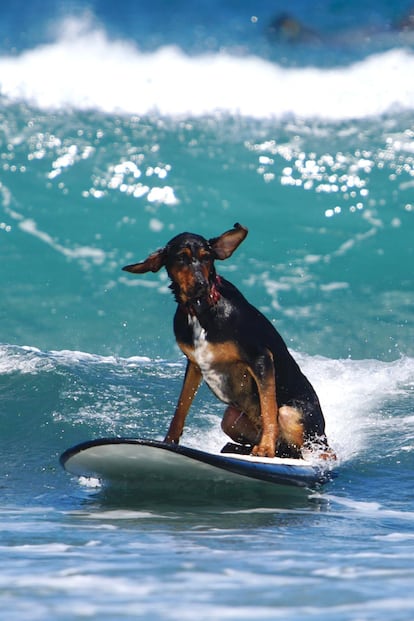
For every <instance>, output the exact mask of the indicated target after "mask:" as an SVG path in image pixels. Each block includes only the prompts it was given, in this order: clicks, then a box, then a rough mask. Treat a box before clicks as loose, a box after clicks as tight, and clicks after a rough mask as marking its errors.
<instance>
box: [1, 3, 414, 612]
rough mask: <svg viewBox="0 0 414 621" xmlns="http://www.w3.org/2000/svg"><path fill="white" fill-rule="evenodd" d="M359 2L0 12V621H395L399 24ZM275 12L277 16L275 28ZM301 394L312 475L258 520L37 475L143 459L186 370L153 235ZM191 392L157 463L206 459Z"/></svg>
mask: <svg viewBox="0 0 414 621" xmlns="http://www.w3.org/2000/svg"><path fill="white" fill-rule="evenodd" d="M411 5H412V3H411V2H410V1H409V0H407V1H402V0H401V1H394V2H389V1H387V0H377V1H376V2H373V1H371V0H366V1H365V2H356V0H348V1H347V2H345V1H343V0H317V1H316V2H313V3H309V2H308V1H306V0H293V2H291V3H289V6H288V7H286V4H285V3H283V2H281V1H278V0H275V1H273V2H269V1H267V0H265V1H263V2H261V3H260V4H259V3H255V2H249V1H248V0H239V1H238V2H233V1H231V0H222V1H220V2H219V1H218V0H209V1H208V2H203V1H200V2H190V1H189V0H181V1H177V2H163V1H161V0H153V1H152V2H131V1H129V0H127V1H125V2H123V3H122V4H119V3H115V2H113V1H111V0H107V1H103V0H101V1H98V0H96V1H95V2H93V1H85V2H81V1H75V0H73V1H70V2H69V1H68V2H63V1H62V2H56V1H52V0H42V1H40V0H37V1H36V0H29V1H26V2H24V3H23V2H20V1H19V2H17V1H13V2H12V1H11V0H10V1H7V0H4V1H3V2H2V3H1V7H0V22H1V23H0V253H1V259H2V269H1V271H0V278H1V289H2V292H3V293H2V303H1V307H0V308H1V323H0V326H1V327H0V421H1V439H2V449H1V461H0V473H1V474H0V481H1V503H0V515H1V521H0V533H1V534H0V558H1V572H0V603H1V610H2V615H3V616H4V618H7V619H8V621H21V620H22V619H24V620H25V621H43V620H49V619H53V620H54V621H69V620H74V619H99V620H100V621H101V620H107V621H120V620H135V619H142V620H147V619H157V620H158V619H159V620H180V621H183V620H185V619H198V620H199V621H203V620H206V621H207V620H211V619H217V620H220V621H224V620H231V619H234V620H237V621H238V620H240V619H246V620H247V619H248V620H250V619H263V620H264V619H266V620H269V621H270V620H272V621H273V620H275V619H282V620H283V621H299V620H300V621H302V620H303V619H306V620H308V619H309V620H312V619H318V620H320V619H335V620H336V621H385V620H386V621H411V620H412V618H413V615H414V595H413V589H412V585H413V581H414V560H413V558H414V494H413V483H414V478H413V465H414V409H413V397H414V279H413V264H414V263H413V254H414V251H413V249H414V234H413V233H414V82H413V79H412V76H413V75H414V55H413V51H414V30H413V28H414V19H413V18H412V17H411V16H412V13H411V14H410V10H412V6H411ZM287 13H289V15H287ZM235 222H240V223H242V224H243V225H245V226H247V227H248V228H249V235H248V237H247V239H246V240H245V241H244V243H243V244H242V245H241V246H240V248H239V249H238V250H237V252H236V253H235V254H234V255H233V256H232V257H231V258H230V259H228V260H227V261H225V262H223V263H220V264H218V265H217V267H218V270H219V272H220V273H221V274H223V276H225V277H226V278H228V279H230V280H231V281H232V282H233V283H234V284H235V285H236V286H237V287H238V288H239V289H240V290H241V291H242V292H243V293H244V295H245V296H246V297H247V298H248V299H249V301H250V302H252V303H253V304H254V305H255V306H257V307H258V308H259V309H260V310H261V311H262V312H263V313H264V314H265V315H266V316H267V317H268V318H269V319H270V320H271V321H272V322H274V324H275V325H276V326H277V328H278V330H279V332H280V333H281V334H282V336H283V337H284V339H285V341H286V343H287V344H288V346H289V348H290V349H291V351H292V352H293V353H294V355H295V357H296V358H297V360H298V361H299V363H300V365H301V367H302V368H303V370H304V371H305V373H306V375H307V376H308V377H309V379H310V380H311V381H312V383H313V385H314V386H315V388H316V390H317V392H318V394H319V397H320V400H321V403H322V408H323V410H324V414H325V418H326V424H327V434H328V437H329V440H330V443H331V445H332V446H333V448H334V449H335V451H336V453H337V455H338V462H337V467H336V472H337V476H336V478H334V479H333V480H332V481H331V482H329V483H328V484H327V485H326V486H324V487H323V488H320V489H309V490H307V489H306V490H298V491H295V492H291V493H289V494H282V493H280V495H279V494H278V493H277V492H276V491H275V493H274V495H272V497H271V498H270V500H269V497H268V495H266V498H265V497H264V496H263V498H262V497H260V495H259V496H257V495H254V496H253V495H252V496H251V497H249V495H247V496H245V497H243V498H234V497H232V498H228V497H227V498H226V497H225V498H223V497H220V495H218V496H215V495H214V494H213V495H212V496H211V497H209V498H206V497H203V496H202V495H199V496H195V497H194V496H192V497H191V498H188V502H177V503H175V502H170V501H169V502H166V501H165V500H164V499H163V498H159V499H155V500H154V499H152V500H151V502H150V501H149V500H148V499H146V498H142V497H140V495H139V492H137V491H134V492H130V493H119V494H117V493H116V492H115V493H114V492H113V491H112V492H111V493H109V492H108V491H107V490H105V488H103V487H102V486H101V485H100V483H99V482H98V481H91V480H80V481H78V480H76V479H74V478H71V477H70V476H69V475H68V474H67V473H65V472H64V471H63V470H62V468H61V467H60V465H59V455H60V454H61V453H62V452H63V451H64V450H65V449H67V448H68V447H70V446H72V445H74V444H76V443H78V442H82V441H84V440H89V439H95V438H99V437H107V436H130V437H146V438H153V439H162V438H163V436H164V434H165V432H166V430H167V428H168V424H169V421H170V419H171V416H172V413H173V410H174V406H175V402H176V400H177V396H178V392H179V390H180V386H181V382H182V378H183V374H184V369H185V361H184V359H183V356H182V354H181V353H180V351H179V350H178V348H177V345H176V344H175V341H174V336H173V331H172V317H173V314H174V308H175V304H174V300H173V297H172V295H171V292H170V291H169V289H168V281H167V277H166V274H165V273H162V272H159V273H157V274H147V275H145V276H140V277H138V276H135V277H134V276H133V275H130V274H126V273H125V272H122V271H121V268H122V266H123V265H125V264H128V263H132V262H135V261H139V260H143V259H144V258H145V257H146V256H147V255H148V254H149V253H150V252H152V251H153V250H156V249H157V248H159V247H162V246H163V245H164V244H165V243H166V242H167V241H168V240H169V239H170V238H171V237H173V236H174V235H176V234H178V233H180V232H182V231H186V230H187V231H191V232H195V233H199V234H202V235H204V236H205V237H207V238H209V237H215V236H217V235H219V234H221V233H222V232H224V231H225V230H227V229H229V228H231V227H232V226H233V224H234V223H235ZM223 408H224V406H223V404H221V403H219V402H218V401H217V399H215V397H214V396H213V395H212V394H211V393H210V392H209V391H208V390H207V389H206V388H205V386H203V387H202V388H201V389H200V392H199V394H198V395H197V398H196V401H195V403H194V405H193V407H192V410H191V412H190V414H189V416H188V420H187V425H186V428H185V432H184V435H183V439H182V442H183V443H185V444H187V445H189V446H195V447H200V448H204V449H206V450H218V449H220V448H221V446H222V445H223V444H225V442H226V437H225V436H224V434H223V433H222V432H221V430H220V420H221V418H220V417H221V414H222V412H223Z"/></svg>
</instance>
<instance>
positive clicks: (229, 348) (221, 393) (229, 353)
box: [178, 317, 240, 402]
mask: <svg viewBox="0 0 414 621" xmlns="http://www.w3.org/2000/svg"><path fill="white" fill-rule="evenodd" d="M188 320H189V324H190V327H191V328H192V331H193V346H192V347H191V346H188V345H185V344H183V343H178V345H179V346H180V348H181V350H182V351H183V352H184V354H185V355H186V356H187V358H189V360H191V362H193V363H194V364H196V365H197V366H198V367H199V368H200V370H201V373H202V375H203V378H204V380H205V382H206V383H207V384H208V385H209V387H210V388H211V390H212V391H213V392H214V394H215V395H217V397H218V398H219V399H221V400H222V401H225V402H226V401H227V394H226V390H225V387H226V384H227V377H228V375H229V374H230V365H231V364H232V363H235V362H240V352H239V349H238V347H237V345H236V344H234V343H233V342H232V341H225V342H224V343H210V342H209V341H208V340H207V333H206V331H205V330H204V328H203V327H202V326H201V325H200V323H199V321H198V319H197V318H196V317H189V319H188ZM226 369H228V372H226Z"/></svg>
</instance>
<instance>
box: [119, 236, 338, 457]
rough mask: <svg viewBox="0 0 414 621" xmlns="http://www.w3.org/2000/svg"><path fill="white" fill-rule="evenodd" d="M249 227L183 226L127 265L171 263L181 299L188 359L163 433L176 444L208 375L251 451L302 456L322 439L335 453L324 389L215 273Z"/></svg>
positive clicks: (326, 452) (144, 268)
mask: <svg viewBox="0 0 414 621" xmlns="http://www.w3.org/2000/svg"><path fill="white" fill-rule="evenodd" d="M246 235H247V229H246V228H245V227H243V226H241V225H240V224H235V225H234V228H233V229H231V230H230V231H227V232H225V233H223V235H220V237H215V238H213V239H210V240H207V239H205V238H204V237H201V236H200V235H194V234H192V233H181V234H180V235H177V236H176V237H174V238H173V239H172V240H171V241H169V242H168V244H167V245H166V246H165V248H161V249H160V250H157V251H156V252H154V253H152V254H151V255H150V256H149V257H148V258H147V259H146V260H145V261H143V262H141V263H136V264H134V265H127V266H126V267H124V268H123V269H124V270H126V271H128V272H133V273H134V274H144V273H146V272H157V271H158V270H160V269H161V268H162V267H165V268H166V270H167V272H168V275H169V277H170V279H171V285H170V287H171V289H172V291H173V293H174V296H175V299H176V301H177V304H178V307H177V311H176V313H175V317H174V332H175V337H176V339H177V343H178V345H179V347H180V348H181V349H182V351H183V352H184V354H185V355H186V356H187V359H188V362H187V369H186V373H185V379H184V384H183V387H182V389H181V394H180V397H179V399H178V404H177V407H176V410H175V414H174V417H173V419H172V421H171V424H170V427H169V430H168V433H167V435H166V437H165V441H166V442H172V443H177V444H178V442H179V439H180V436H181V434H182V432H183V428H184V423H185V418H186V416H187V413H188V410H189V408H190V406H191V403H192V401H193V398H194V396H195V394H196V392H197V389H198V387H199V385H200V382H201V380H202V379H203V378H204V380H205V381H206V383H207V384H208V386H209V387H210V388H211V390H212V391H213V393H214V394H215V395H216V396H217V397H218V398H219V399H221V400H222V401H224V403H227V404H228V407H227V408H226V410H225V413H224V417H223V422H222V429H223V431H225V432H226V433H227V435H229V436H230V438H231V439H232V440H233V441H235V442H237V443H240V444H242V445H250V448H249V449H248V452H250V451H251V453H252V454H253V455H258V456H262V457H274V456H275V454H276V455H280V456H290V457H300V456H301V450H302V449H303V448H306V447H308V446H310V445H312V444H316V445H317V446H318V445H319V447H320V450H321V451H322V453H321V454H322V456H324V457H334V454H333V452H332V451H331V450H330V449H329V447H328V444H327V440H326V436H325V421H324V418H323V414H322V410H321V407H320V404H319V400H318V397H317V395H316V393H315V391H314V389H313V387H312V386H311V384H310V382H309V381H308V380H307V378H306V377H305V376H304V375H303V373H302V372H301V370H300V369H299V366H298V365H297V363H296V362H295V360H294V359H293V358H292V356H291V355H290V353H289V351H288V349H287V347H286V345H285V343H284V341H283V339H282V337H281V336H280V335H279V333H278V332H277V331H276V330H275V328H274V327H273V325H272V324H271V323H270V322H269V321H268V320H267V319H266V318H265V317H264V316H263V315H262V314H261V313H260V312H259V311H258V310H257V309H256V308H254V306H252V305H251V304H249V302H247V300H246V299H245V298H244V297H243V296H242V294H241V293H240V292H239V291H238V290H237V289H236V287H235V286H234V285H232V284H231V283H230V282H228V281H227V280H225V279H224V278H222V277H221V276H218V275H217V273H216V270H215V266H214V261H215V260H216V259H220V260H223V259H228V258H229V257H230V256H231V255H232V254H233V252H234V251H235V250H236V248H237V247H238V246H239V244H240V243H241V242H242V241H243V240H244V239H245V237H246Z"/></svg>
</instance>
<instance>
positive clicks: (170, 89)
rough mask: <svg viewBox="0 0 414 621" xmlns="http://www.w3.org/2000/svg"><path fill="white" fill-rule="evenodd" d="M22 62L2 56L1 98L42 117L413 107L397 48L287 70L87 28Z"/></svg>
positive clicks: (356, 115) (68, 29) (343, 114)
mask: <svg viewBox="0 0 414 621" xmlns="http://www.w3.org/2000/svg"><path fill="white" fill-rule="evenodd" d="M58 31H59V33H60V34H59V37H58V39H57V40H56V41H55V42H54V43H51V44H48V45H42V46H38V47H36V48H34V49H31V50H28V51H26V52H24V53H22V54H20V55H18V56H2V57H0V76H1V77H0V93H1V95H2V96H3V97H5V98H6V99H8V100H9V101H12V102H15V101H26V102H29V103H30V104H32V105H35V106H37V107H39V108H41V109H47V110H50V109H53V110H67V109H77V110H91V109H96V110H100V111H102V112H104V113H120V114H134V115H148V114H151V113H156V114H159V115H162V116H166V117H199V116H205V115H213V114H220V113H222V114H229V115H239V116H243V117H251V118H256V119H269V118H282V117H285V116H288V115H294V116H298V117H302V118H306V119H312V118H319V119H326V120H329V121H341V120H346V119H361V118H367V117H374V116H377V115H381V114H384V113H387V112H390V111H393V110H395V109H398V110H404V109H405V110H412V109H414V84H413V81H412V79H411V77H412V75H413V72H414V55H413V54H411V53H410V52H409V51H407V50H404V49H392V50H390V51H387V52H384V53H379V54H376V55H373V56H371V57H368V58H366V59H365V60H362V61H360V62H356V63H354V64H352V65H349V66H347V67H340V68H332V69H320V68H284V67H282V66H280V65H278V64H276V63H273V62H270V61H269V60H265V59H262V58H259V57H257V56H253V55H250V56H242V55H239V56H237V55H235V54H231V53H229V52H222V53H208V54H202V55H197V56H189V55H187V54H185V53H184V52H183V51H182V50H181V49H180V48H178V47H175V46H165V47H160V48H159V49H158V50H156V51H153V52H143V51H141V50H140V49H139V48H138V47H136V46H135V45H134V44H132V43H130V42H127V41H123V40H111V39H110V38H109V37H108V35H107V34H106V32H105V31H104V30H103V29H99V28H97V27H95V26H92V25H91V24H88V23H85V22H84V21H82V20H69V21H68V20H67V21H64V22H63V23H62V25H61V27H60V28H59V29H58Z"/></svg>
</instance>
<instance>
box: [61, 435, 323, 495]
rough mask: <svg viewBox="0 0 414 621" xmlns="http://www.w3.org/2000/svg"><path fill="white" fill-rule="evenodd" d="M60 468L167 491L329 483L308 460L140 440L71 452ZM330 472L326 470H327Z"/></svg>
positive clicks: (109, 441) (104, 442) (108, 441)
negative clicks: (217, 450)
mask: <svg viewBox="0 0 414 621" xmlns="http://www.w3.org/2000/svg"><path fill="white" fill-rule="evenodd" d="M60 463H61V464H62V466H63V468H64V469H65V470H66V471H67V472H69V473H70V474H73V475H76V476H78V477H88V478H97V479H100V480H101V481H102V482H103V483H106V484H110V485H119V484H125V485H128V486H133V487H135V488H140V489H141V490H143V491H145V490H153V489H154V487H156V488H158V489H159V490H161V491H162V489H163V488H164V489H165V490H174V489H183V488H185V489H190V488H196V489H198V490H200V489H201V488H202V487H206V488H207V487H210V488H211V486H215V487H216V488H217V486H222V487H223V488H226V486H227V488H229V486H234V485H242V486H244V485H249V484H250V485H251V484H252V483H254V482H255V483H259V482H260V483H262V484H266V485H267V486H269V484H273V485H282V486H295V487H312V486H315V485H318V484H319V485H320V484H323V483H326V482H327V481H328V480H329V479H330V478H331V472H330V471H329V469H328V467H327V466H326V465H325V464H321V466H319V465H315V464H313V463H311V462H309V461H306V460H303V459H287V458H280V457H275V458H266V457H254V456H251V455H239V454H233V453H208V452H206V451H200V450H198V449H194V448H189V447H186V446H181V445H176V444H166V443H165V442H158V441H156V440H145V439H140V438H103V439H99V440H92V441H89V442H83V443H81V444H78V445H76V446H74V447H72V448H69V449H68V450H66V451H65V452H64V453H63V454H62V455H61V457H60ZM322 466H325V467H322Z"/></svg>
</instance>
